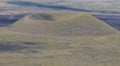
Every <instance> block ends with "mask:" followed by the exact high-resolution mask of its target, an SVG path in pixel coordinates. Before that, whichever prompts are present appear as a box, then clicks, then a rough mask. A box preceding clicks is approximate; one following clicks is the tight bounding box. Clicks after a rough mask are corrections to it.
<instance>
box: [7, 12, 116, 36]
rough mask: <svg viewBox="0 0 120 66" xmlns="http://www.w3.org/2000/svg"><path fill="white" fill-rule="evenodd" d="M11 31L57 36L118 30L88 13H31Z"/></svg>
mask: <svg viewBox="0 0 120 66" xmlns="http://www.w3.org/2000/svg"><path fill="white" fill-rule="evenodd" d="M7 29H8V30H10V31H15V32H21V33H30V34H45V35H57V36H84V35H86V36H87V35H110V34H117V33H118V31H117V30H116V29H114V28H112V27H110V26H109V25H107V24H106V23H104V22H102V21H100V20H99V19H97V18H95V17H93V16H91V15H90V14H88V13H73V12H69V13H66V12H55V13H52V12H50V13H36V14H30V15H28V16H26V17H24V18H23V19H21V20H19V21H17V22H16V23H14V24H12V25H10V26H9V28H7Z"/></svg>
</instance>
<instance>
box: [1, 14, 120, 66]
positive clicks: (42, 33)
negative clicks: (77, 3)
mask: <svg viewBox="0 0 120 66" xmlns="http://www.w3.org/2000/svg"><path fill="white" fill-rule="evenodd" d="M91 35H92V36H91ZM0 66H120V34H119V31H117V30H116V29H114V28H112V27H110V26H109V25H107V24H106V23H104V22H102V21H100V20H98V19H97V18H95V17H93V16H91V15H90V14H88V13H73V12H68V13H66V12H49V13H34V14H30V15H27V16H26V17H24V18H22V19H21V20H19V21H17V22H16V23H13V24H11V25H9V26H7V27H5V28H0Z"/></svg>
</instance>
